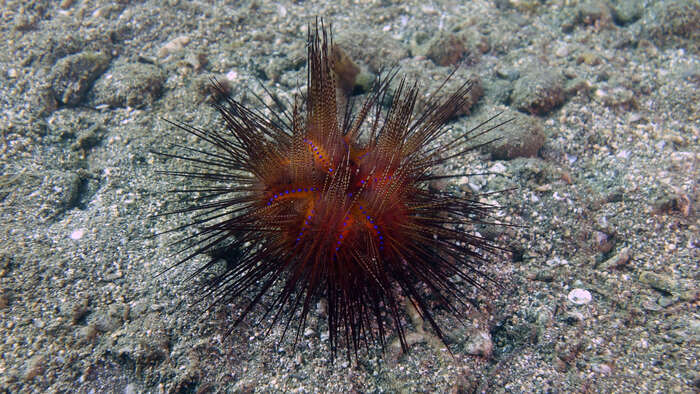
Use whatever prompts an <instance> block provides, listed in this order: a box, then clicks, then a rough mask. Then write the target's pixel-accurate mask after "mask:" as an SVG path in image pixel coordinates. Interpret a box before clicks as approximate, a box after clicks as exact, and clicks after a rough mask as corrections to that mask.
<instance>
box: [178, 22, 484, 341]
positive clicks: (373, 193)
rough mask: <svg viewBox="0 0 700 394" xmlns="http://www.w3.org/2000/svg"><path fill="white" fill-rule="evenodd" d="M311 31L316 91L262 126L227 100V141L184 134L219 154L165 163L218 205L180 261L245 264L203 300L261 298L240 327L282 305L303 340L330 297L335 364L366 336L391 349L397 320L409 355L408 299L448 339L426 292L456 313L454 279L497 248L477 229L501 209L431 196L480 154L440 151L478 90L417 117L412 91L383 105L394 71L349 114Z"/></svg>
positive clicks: (318, 34) (203, 216) (323, 43)
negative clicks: (340, 107) (433, 184)
mask: <svg viewBox="0 0 700 394" xmlns="http://www.w3.org/2000/svg"><path fill="white" fill-rule="evenodd" d="M309 30H310V33H309V42H308V78H307V88H308V89H307V93H306V96H305V97H304V98H303V99H301V100H297V101H296V102H295V104H294V108H293V111H291V113H286V112H285V113H280V114H275V115H273V116H272V117H265V116H263V115H262V113H261V112H259V111H255V110H251V109H249V108H246V107H245V106H243V105H242V104H241V103H240V102H238V101H236V100H234V99H233V98H231V97H226V98H225V103H223V104H220V105H217V109H218V110H219V112H220V113H221V115H222V117H223V119H224V121H225V124H226V128H225V129H224V130H221V131H216V130H214V131H205V130H201V129H197V128H194V127H191V126H188V125H184V124H176V126H178V127H179V128H181V129H183V130H185V131H187V132H188V133H191V134H194V135H196V136H198V137H199V138H201V139H203V140H204V141H206V142H208V143H209V144H211V145H212V147H213V148H214V149H213V150H212V151H201V150H193V149H188V150H190V151H191V152H192V153H193V154H192V155H173V154H164V155H165V156H169V157H174V158H178V159H182V160H185V161H188V162H190V163H191V164H193V165H194V166H195V167H196V168H197V170H194V171H164V173H166V174H169V175H175V176H182V177H185V178H190V179H197V180H199V181H201V182H202V183H203V184H204V186H202V187H198V188H196V189H187V190H179V192H203V193H205V194H207V195H206V196H205V198H204V200H201V201H204V202H199V203H197V204H194V205H192V206H190V207H188V208H186V209H185V210H187V211H194V212H197V215H196V219H195V221H194V222H193V224H192V225H193V226H196V227H197V228H199V232H198V235H197V236H195V237H194V238H190V239H188V240H187V242H188V244H187V249H189V250H192V253H190V254H189V255H188V256H187V257H186V258H184V259H183V260H182V261H181V262H180V263H183V262H184V261H188V260H189V259H190V258H192V257H194V256H197V255H202V254H210V255H211V254H212V252H213V251H215V250H220V249H222V248H224V249H225V250H228V251H231V253H235V256H236V258H235V259H229V264H228V265H227V267H226V269H225V270H224V271H223V272H222V273H220V274H219V275H218V276H217V277H216V278H215V280H213V281H211V282H209V284H208V285H206V287H205V294H207V295H208V294H213V297H214V300H215V301H214V302H215V303H216V302H227V301H240V296H242V295H251V294H252V299H250V300H249V301H248V302H247V304H244V305H243V306H242V307H243V310H242V312H241V314H240V316H239V318H238V319H237V321H236V324H237V323H238V322H240V321H241V320H242V319H244V318H245V317H246V316H247V315H248V314H249V312H250V311H251V310H252V309H253V308H254V307H256V306H261V305H260V304H261V299H262V298H263V296H264V295H272V299H273V300H274V301H273V302H272V303H271V304H268V305H267V308H266V313H265V315H266V316H267V315H268V314H271V315H272V316H273V317H274V318H273V321H274V322H276V321H277V320H278V319H279V318H280V317H283V316H285V317H286V321H287V322H286V324H287V327H289V326H290V325H296V329H297V335H298V333H299V332H300V331H301V330H302V328H303V327H304V325H305V323H306V317H307V316H308V313H309V311H310V309H311V308H310V306H311V305H312V303H313V302H314V301H315V300H317V299H319V298H320V297H325V298H326V300H327V304H328V328H329V334H330V335H329V337H330V344H331V349H332V351H333V353H334V352H335V350H336V347H337V345H338V343H339V342H343V343H345V345H346V347H347V349H348V354H350V353H351V351H353V350H354V352H355V354H356V353H357V350H358V347H359V346H360V344H362V343H365V344H367V343H368V341H367V339H368V338H375V339H378V341H379V342H380V343H382V344H383V343H384V340H385V336H386V332H387V330H386V328H387V327H386V325H387V321H390V322H392V325H393V326H394V328H395V330H396V332H397V334H398V337H399V339H400V341H401V344H402V347H404V349H406V348H407V344H406V341H405V337H404V327H403V325H402V323H401V320H402V319H401V314H402V312H401V309H402V308H401V306H400V305H401V300H403V299H404V298H405V299H407V300H409V301H410V302H411V303H412V304H413V306H414V307H415V308H416V310H417V311H418V312H419V314H420V315H421V317H422V318H423V319H424V320H426V321H427V322H428V323H429V324H430V325H431V326H432V327H433V329H434V330H435V332H436V334H437V335H438V336H439V337H440V338H443V334H442V332H441V330H440V328H439V326H438V324H437V323H436V322H435V320H434V319H433V314H432V313H431V310H430V308H429V306H428V304H427V302H426V300H425V296H424V295H423V294H425V292H424V289H427V290H428V292H429V293H430V294H432V296H434V297H437V298H438V299H439V300H440V301H443V302H442V304H443V305H445V306H446V308H447V309H448V310H449V311H450V312H452V313H454V314H457V315H459V314H460V312H459V306H460V305H462V304H463V303H464V300H465V299H466V295H465V293H464V292H463V289H461V288H460V286H458V285H457V284H456V281H455V279H456V278H461V279H463V280H466V281H467V282H469V283H471V284H477V281H476V277H477V276H479V275H482V274H481V272H480V271H479V270H478V269H477V267H478V266H479V265H480V264H481V262H482V261H484V256H483V254H484V253H490V252H493V251H495V250H496V247H495V246H494V245H492V244H491V243H489V242H487V241H486V240H484V239H483V238H481V237H480V236H477V235H475V234H472V233H469V232H467V231H466V230H467V229H469V228H470V227H471V226H472V225H473V224H474V223H475V222H478V221H480V220H482V219H483V218H484V217H486V216H488V212H489V210H490V209H492V207H491V206H488V205H485V204H482V203H479V202H478V201H476V200H474V199H468V198H462V197H458V196H454V195H451V194H449V193H446V192H443V191H435V190H432V189H430V188H429V187H428V184H429V182H430V181H431V180H434V179H440V178H449V177H451V176H456V174H436V173H434V172H433V171H434V170H433V169H434V168H436V166H437V165H439V164H441V163H443V162H445V161H446V160H450V159H452V158H455V157H458V156H460V155H462V154H463V153H465V152H466V151H467V150H469V147H468V144H467V143H468V141H469V138H470V136H469V135H465V136H462V137H459V138H455V139H452V140H451V141H449V142H447V143H445V144H444V145H441V146H435V144H431V143H432V142H433V141H435V140H436V139H437V138H438V137H440V136H441V135H443V134H444V132H445V127H444V126H445V123H446V122H447V121H448V120H449V119H451V118H452V117H453V116H454V115H455V113H457V111H458V110H459V109H460V108H461V107H462V106H463V105H464V103H465V102H466V101H467V100H468V99H469V96H468V93H469V89H470V88H471V85H470V83H468V82H467V83H465V84H463V85H462V86H461V87H460V88H459V89H458V90H457V91H455V92H453V93H452V94H449V95H446V96H445V97H444V98H443V99H442V100H439V99H433V101H429V102H428V103H426V104H425V105H424V108H425V109H424V111H423V112H422V113H421V114H415V113H414V112H415V111H414V110H415V108H414V107H415V104H416V101H417V98H418V89H417V86H416V85H415V84H413V85H408V84H407V83H406V81H405V80H401V81H398V83H397V84H398V87H397V88H396V89H395V90H394V91H393V98H392V99H391V100H390V101H391V104H390V105H389V106H388V108H384V107H383V104H382V103H383V102H385V101H387V97H388V91H389V86H390V84H392V82H393V80H394V76H395V75H396V74H395V73H389V75H388V76H387V77H386V78H385V79H384V80H383V81H381V82H378V83H377V84H376V87H375V89H374V91H373V93H371V94H369V95H368V97H367V98H366V99H365V101H364V102H363V104H362V105H361V106H360V108H359V109H358V110H357V111H352V107H351V106H348V107H347V109H346V111H345V113H343V114H342V115H341V116H339V114H338V112H337V98H336V94H337V92H336V79H335V77H334V72H333V69H334V65H333V58H332V56H329V51H330V47H331V45H332V43H331V42H330V40H329V39H328V38H327V34H326V31H325V30H319V29H318V27H316V29H312V28H310V29H309ZM215 86H216V84H215ZM437 96H439V95H437ZM231 260H233V261H231ZM216 262H217V259H215V258H214V259H211V261H210V262H209V263H207V264H206V265H204V266H203V267H201V269H200V270H199V271H202V270H205V269H207V268H209V267H211V266H213V265H214V264H215V263H216ZM297 312H300V313H299V315H298V316H300V318H299V317H295V313H297ZM387 316H388V320H387ZM375 334H376V335H375Z"/></svg>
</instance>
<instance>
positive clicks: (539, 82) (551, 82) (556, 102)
mask: <svg viewBox="0 0 700 394" xmlns="http://www.w3.org/2000/svg"><path fill="white" fill-rule="evenodd" d="M510 99H511V102H512V103H513V106H514V107H515V108H517V109H518V110H520V111H522V112H526V113H531V114H535V115H545V114H547V113H548V112H550V111H551V110H553V109H554V108H556V107H558V106H560V105H561V104H562V103H564V100H565V99H566V93H565V91H564V75H563V74H562V72H561V71H560V70H557V69H556V68H552V67H546V66H539V67H537V66H535V67H531V68H530V69H529V70H527V71H525V72H524V73H523V75H522V76H521V77H520V78H519V79H518V80H517V81H515V84H514V85H513V92H512V93H511V95H510Z"/></svg>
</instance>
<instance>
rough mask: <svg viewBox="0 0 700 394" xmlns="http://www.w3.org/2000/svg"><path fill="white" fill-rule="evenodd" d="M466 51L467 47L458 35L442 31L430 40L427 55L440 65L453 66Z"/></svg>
mask: <svg viewBox="0 0 700 394" xmlns="http://www.w3.org/2000/svg"><path fill="white" fill-rule="evenodd" d="M466 53H467V49H466V48H465V47H464V43H463V42H462V40H461V39H460V38H459V37H458V36H457V35H455V34H449V33H445V32H442V31H440V32H438V33H437V34H435V36H433V38H432V39H430V41H428V43H427V50H426V53H425V55H426V56H427V57H428V59H430V60H432V61H433V62H434V63H435V64H437V65H438V66H451V65H454V64H457V63H458V62H459V61H460V60H461V59H462V58H463V57H464V55H465V54H466Z"/></svg>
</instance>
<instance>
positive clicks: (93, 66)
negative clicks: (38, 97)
mask: <svg viewBox="0 0 700 394" xmlns="http://www.w3.org/2000/svg"><path fill="white" fill-rule="evenodd" d="M109 62H110V57H109V56H108V55H106V54H104V53H100V52H82V53H77V54H74V55H69V56H66V57H64V58H62V59H60V60H59V61H57V62H56V65H55V66H54V68H53V70H52V72H51V76H50V77H49V80H50V81H51V89H52V91H53V94H54V96H55V98H56V100H58V102H60V103H62V104H64V105H70V106H76V105H78V104H80V102H81V101H82V100H83V98H84V96H85V94H86V93H87V91H88V90H89V89H90V87H91V86H92V83H93V82H94V81H95V80H96V79H97V78H98V77H99V76H100V75H101V74H102V73H103V72H104V71H105V70H106V69H107V67H108V66H109Z"/></svg>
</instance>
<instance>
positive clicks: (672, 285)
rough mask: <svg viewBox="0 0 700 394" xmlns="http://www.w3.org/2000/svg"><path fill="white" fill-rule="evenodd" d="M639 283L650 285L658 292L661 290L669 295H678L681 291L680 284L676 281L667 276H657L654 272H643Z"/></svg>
mask: <svg viewBox="0 0 700 394" xmlns="http://www.w3.org/2000/svg"><path fill="white" fill-rule="evenodd" d="M639 281H640V282H642V283H645V284H648V285H649V286H651V287H652V288H654V289H656V290H661V291H664V292H666V293H669V294H674V293H677V292H678V289H679V286H678V283H677V282H676V281H675V280H673V279H672V278H670V277H668V276H666V275H661V274H656V273H654V272H649V271H642V273H641V274H639Z"/></svg>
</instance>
